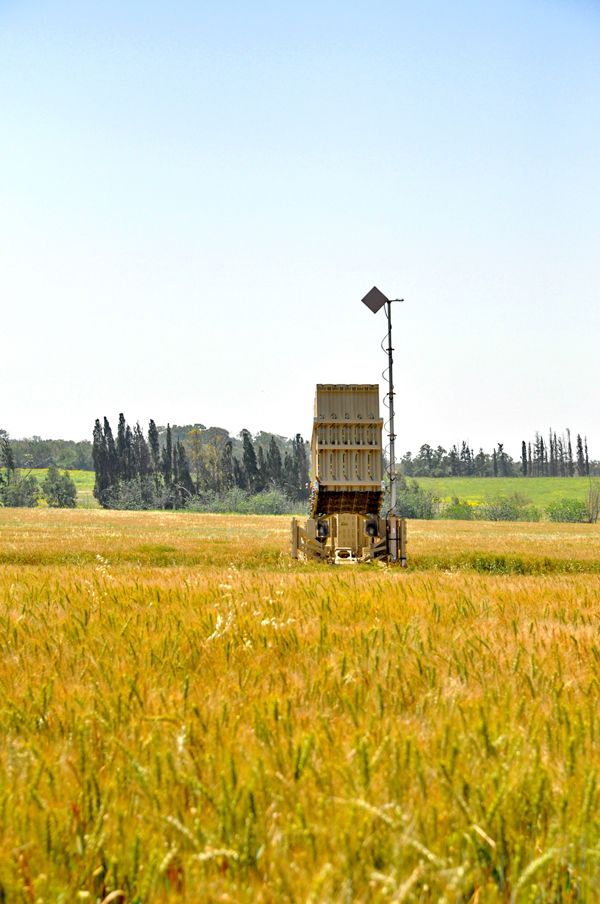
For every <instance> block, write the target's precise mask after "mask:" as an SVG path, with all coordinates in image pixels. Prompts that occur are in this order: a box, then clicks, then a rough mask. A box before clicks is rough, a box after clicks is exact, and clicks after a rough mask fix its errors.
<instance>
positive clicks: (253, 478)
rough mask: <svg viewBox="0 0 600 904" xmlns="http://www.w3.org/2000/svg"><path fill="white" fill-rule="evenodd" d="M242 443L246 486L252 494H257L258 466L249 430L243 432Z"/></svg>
mask: <svg viewBox="0 0 600 904" xmlns="http://www.w3.org/2000/svg"><path fill="white" fill-rule="evenodd" d="M242 443H243V451H242V462H243V465H244V471H245V474H246V485H247V487H248V490H249V491H250V492H251V493H255V492H256V490H257V486H258V465H257V463H256V453H255V451H254V444H253V442H252V435H251V434H250V431H249V430H242Z"/></svg>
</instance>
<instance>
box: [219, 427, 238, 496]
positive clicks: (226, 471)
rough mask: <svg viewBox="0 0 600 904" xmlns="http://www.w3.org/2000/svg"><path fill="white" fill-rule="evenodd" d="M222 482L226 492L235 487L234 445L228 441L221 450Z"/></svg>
mask: <svg viewBox="0 0 600 904" xmlns="http://www.w3.org/2000/svg"><path fill="white" fill-rule="evenodd" d="M221 481H222V484H223V489H224V490H226V491H227V490H230V489H231V488H232V487H234V486H235V469H234V459H233V444H232V442H231V440H230V439H228V440H227V441H226V442H225V443H224V444H223V448H222V449H221Z"/></svg>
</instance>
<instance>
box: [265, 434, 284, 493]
mask: <svg viewBox="0 0 600 904" xmlns="http://www.w3.org/2000/svg"><path fill="white" fill-rule="evenodd" d="M267 471H268V474H269V480H270V482H271V483H272V484H273V486H276V487H281V471H282V462H281V452H280V451H279V446H278V445H277V442H276V441H275V437H274V436H272V437H271V440H270V442H269V448H268V451H267Z"/></svg>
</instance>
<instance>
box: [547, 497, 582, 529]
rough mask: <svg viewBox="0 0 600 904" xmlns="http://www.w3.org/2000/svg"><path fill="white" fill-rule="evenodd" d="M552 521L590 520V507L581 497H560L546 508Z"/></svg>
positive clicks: (578, 521) (579, 521)
mask: <svg viewBox="0 0 600 904" xmlns="http://www.w3.org/2000/svg"><path fill="white" fill-rule="evenodd" d="M546 514H547V515H548V518H549V519H550V521H566V522H577V523H581V522H585V521H589V520H590V516H589V512H588V507H587V505H586V504H585V502H581V501H580V500H579V499H559V500H558V501H557V502H552V503H551V504H550V505H549V506H548V507H547V509H546Z"/></svg>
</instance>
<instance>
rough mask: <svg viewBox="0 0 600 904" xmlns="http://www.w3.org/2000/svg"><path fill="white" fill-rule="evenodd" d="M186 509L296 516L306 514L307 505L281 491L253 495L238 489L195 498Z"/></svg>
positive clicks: (205, 494)
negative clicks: (295, 500)
mask: <svg viewBox="0 0 600 904" xmlns="http://www.w3.org/2000/svg"><path fill="white" fill-rule="evenodd" d="M186 508H187V510H188V511H192V512H214V513H215V514H229V513H237V514H243V515H294V514H305V513H306V505H305V504H303V503H301V502H294V501H293V500H292V499H290V498H289V497H288V496H286V495H285V494H284V493H282V492H281V491H280V490H267V491H265V492H263V493H256V494H255V495H252V494H251V493H247V492H245V491H244V490H240V489H239V488H237V487H236V488H234V489H231V490H228V492H226V493H204V494H203V495H201V496H194V497H193V498H192V499H190V501H189V503H188V505H187V506H186Z"/></svg>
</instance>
